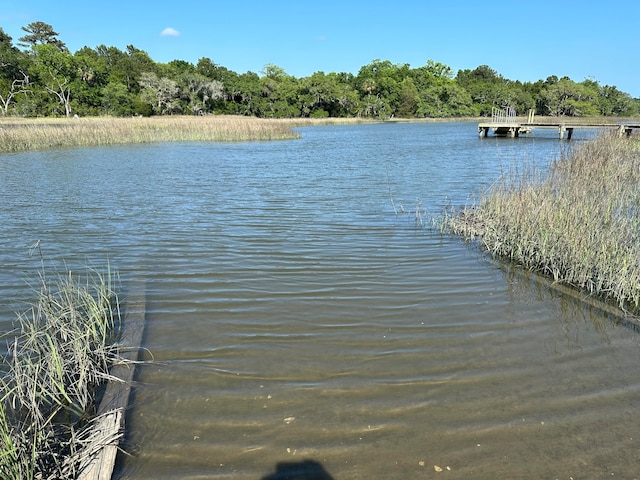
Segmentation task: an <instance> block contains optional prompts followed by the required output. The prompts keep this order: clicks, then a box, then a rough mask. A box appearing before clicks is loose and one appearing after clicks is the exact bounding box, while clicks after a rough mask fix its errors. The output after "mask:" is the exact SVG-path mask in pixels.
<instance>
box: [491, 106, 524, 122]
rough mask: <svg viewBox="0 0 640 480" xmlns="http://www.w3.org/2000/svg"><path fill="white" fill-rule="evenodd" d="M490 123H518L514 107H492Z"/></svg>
mask: <svg viewBox="0 0 640 480" xmlns="http://www.w3.org/2000/svg"><path fill="white" fill-rule="evenodd" d="M491 123H518V120H517V118H516V109H515V108H513V107H506V108H497V107H492V108H491Z"/></svg>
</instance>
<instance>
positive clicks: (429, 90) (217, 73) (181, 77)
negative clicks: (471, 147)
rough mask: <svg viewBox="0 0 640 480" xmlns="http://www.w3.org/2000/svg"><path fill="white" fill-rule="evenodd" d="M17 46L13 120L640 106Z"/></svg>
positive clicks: (581, 87) (10, 92)
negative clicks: (39, 117) (244, 70)
mask: <svg viewBox="0 0 640 480" xmlns="http://www.w3.org/2000/svg"><path fill="white" fill-rule="evenodd" d="M22 30H23V31H24V32H25V35H24V36H22V37H20V38H19V39H18V43H17V45H14V43H13V39H12V38H11V37H10V36H9V35H7V34H6V33H5V32H4V30H3V29H2V27H0V110H1V113H2V115H4V116H23V117H36V116H71V115H81V116H100V115H113V116H131V115H144V116H148V115H172V114H183V115H184V114H190V115H204V114H233V115H250V116H257V117H264V118H268V117H272V118H276V117H279V118H282V117H287V118H296V117H371V118H389V117H402V118H427V117H431V118H437V117H467V116H473V117H477V116H489V115H491V112H492V108H493V107H497V108H506V107H511V108H513V109H515V110H516V111H517V112H518V113H519V114H526V113H527V112H528V111H529V110H530V109H533V110H534V111H535V112H536V114H537V115H551V116H576V117H577V116H596V115H603V116H634V115H637V114H638V111H639V109H640V99H633V98H632V97H631V96H630V95H629V94H627V93H625V92H622V91H620V90H618V89H617V88H616V87H615V86H609V85H601V84H600V83H599V82H598V81H597V80H594V79H585V80H584V81H582V82H575V81H573V80H571V79H570V78H569V77H562V78H558V77H556V76H550V77H548V78H547V79H545V80H538V81H537V82H520V81H517V80H509V79H506V78H504V77H503V76H502V75H500V74H499V73H498V72H496V71H495V70H493V69H492V68H490V67H489V66H487V65H481V66H479V67H477V68H475V69H473V70H470V69H466V70H459V71H458V72H454V71H453V70H452V68H451V67H449V66H447V65H445V64H442V63H440V62H435V61H433V60H428V61H427V62H426V64H425V65H424V66H421V67H417V68H411V67H410V66H409V65H408V64H394V63H392V62H390V61H389V60H373V61H372V62H371V63H370V64H368V65H365V66H363V67H361V68H360V70H359V71H358V73H357V74H355V75H354V74H352V73H345V72H341V73H333V72H331V73H324V72H316V73H314V74H313V75H310V76H308V77H303V78H296V77H294V76H292V75H289V74H287V72H286V71H285V70H284V69H283V68H281V67H278V66H277V65H273V64H267V65H265V67H264V70H263V71H262V72H261V74H260V75H259V74H257V73H254V72H250V71H249V72H246V73H241V74H239V73H236V72H234V71H232V70H229V69H227V68H225V67H224V66H221V65H218V64H216V63H214V62H213V61H212V60H211V59H209V58H201V59H200V60H198V62H197V64H195V65H194V64H192V63H190V62H187V61H184V60H173V61H171V62H169V63H158V62H155V61H153V59H152V58H151V57H150V56H149V55H148V54H147V53H146V52H145V51H143V50H140V49H137V48H135V47H134V46H133V45H128V46H127V47H126V49H125V50H124V51H122V50H120V49H118V48H116V47H107V46H105V45H100V46H98V47H96V48H90V47H84V48H81V49H80V50H78V51H77V52H75V53H71V52H70V51H69V49H68V48H67V46H66V45H65V43H64V42H63V41H62V40H60V38H59V34H58V33H57V32H56V31H55V30H54V29H53V27H52V26H51V25H49V24H47V23H44V22H33V23H30V24H29V25H27V26H25V27H22Z"/></svg>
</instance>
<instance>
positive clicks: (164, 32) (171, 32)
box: [160, 27, 180, 37]
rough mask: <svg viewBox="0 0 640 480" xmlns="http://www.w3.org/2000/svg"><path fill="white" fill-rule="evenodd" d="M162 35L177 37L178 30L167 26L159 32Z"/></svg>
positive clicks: (178, 34)
mask: <svg viewBox="0 0 640 480" xmlns="http://www.w3.org/2000/svg"><path fill="white" fill-rule="evenodd" d="M160 35H162V36H163V37H179V36H180V32H179V31H178V30H176V29H175V28H171V27H167V28H165V29H164V30H162V32H161V33H160Z"/></svg>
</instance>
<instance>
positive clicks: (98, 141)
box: [0, 115, 299, 153]
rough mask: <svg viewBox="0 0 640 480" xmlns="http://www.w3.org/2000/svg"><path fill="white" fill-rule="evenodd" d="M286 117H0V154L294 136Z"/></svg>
mask: <svg viewBox="0 0 640 480" xmlns="http://www.w3.org/2000/svg"><path fill="white" fill-rule="evenodd" d="M293 124H294V123H293V122H292V121H290V120H278V119H259V118H255V117H240V116H222V115H221V116H214V115H211V116H202V117H193V116H190V117H189V116H167V117H151V118H142V117H139V118H138V117H136V118H108V117H96V118H69V119H67V118H64V119H16V118H8V119H4V120H1V121H0V152H4V153H9V152H21V151H29V150H45V149H50V148H65V147H86V146H100V145H117V144H127V143H151V142H175V141H211V142H214V141H215V142H233V141H249V140H282V139H291V138H298V137H299V134H297V133H296V132H295V131H294V130H292V128H291V126H292V125H293Z"/></svg>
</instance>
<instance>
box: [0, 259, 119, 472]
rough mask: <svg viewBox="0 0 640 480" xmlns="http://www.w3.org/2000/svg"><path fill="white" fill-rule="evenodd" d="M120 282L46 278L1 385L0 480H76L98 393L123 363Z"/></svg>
mask: <svg viewBox="0 0 640 480" xmlns="http://www.w3.org/2000/svg"><path fill="white" fill-rule="evenodd" d="M113 282H114V277H113V275H112V274H111V272H110V271H109V270H107V273H106V274H105V275H101V274H99V273H97V272H95V271H88V272H87V274H86V275H85V276H80V275H75V276H74V275H72V274H71V273H68V274H67V275H65V276H63V277H60V278H57V280H56V281H55V282H53V285H52V284H51V282H49V281H48V280H47V279H46V278H45V276H44V272H43V273H42V274H41V285H40V287H39V291H38V300H37V302H36V303H34V305H33V306H32V307H31V308H30V309H29V310H28V311H27V312H26V313H23V314H20V315H18V322H17V328H16V331H15V332H12V333H11V334H10V335H11V336H13V338H12V339H10V338H9V335H7V336H6V339H7V341H8V343H9V349H8V351H9V353H8V355H7V357H6V358H5V359H4V361H5V365H4V372H5V373H4V376H3V377H2V379H1V380H0V391H1V395H2V396H1V398H0V478H3V479H16V480H17V479H21V480H24V479H27V480H31V479H54V478H55V479H58V478H76V475H77V473H78V468H79V466H80V465H81V462H82V461H83V460H84V456H86V455H87V452H86V451H85V449H84V448H83V447H84V446H85V445H87V444H88V443H89V442H90V438H91V436H92V431H91V427H92V424H93V421H94V420H95V419H94V418H93V417H94V416H95V403H96V392H97V388H98V386H99V385H101V384H102V383H104V382H105V381H107V380H109V379H110V377H109V368H110V365H111V364H112V363H113V361H114V359H116V358H117V344H116V340H117V334H118V332H119V318H120V312H119V306H118V305H119V303H118V299H117V296H116V294H115V292H114V290H113Z"/></svg>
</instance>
